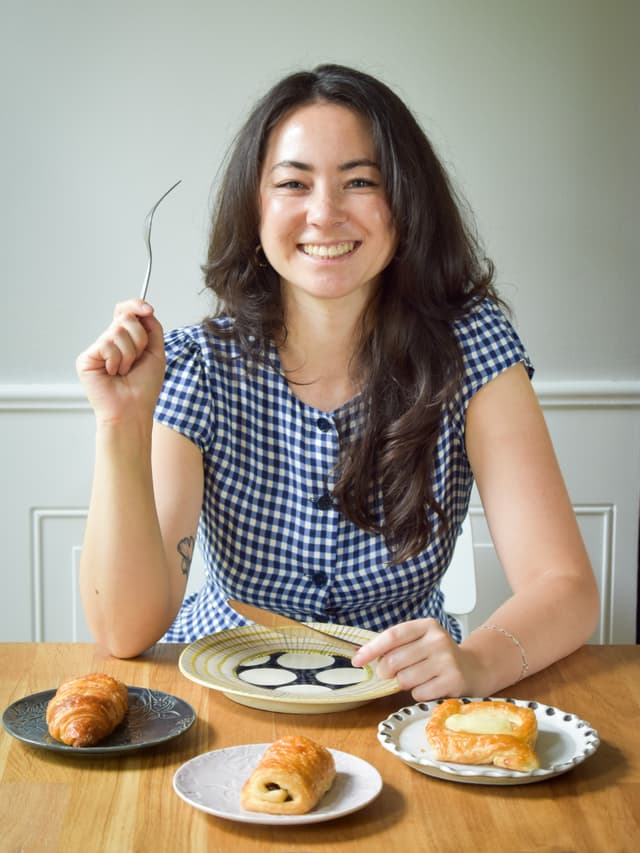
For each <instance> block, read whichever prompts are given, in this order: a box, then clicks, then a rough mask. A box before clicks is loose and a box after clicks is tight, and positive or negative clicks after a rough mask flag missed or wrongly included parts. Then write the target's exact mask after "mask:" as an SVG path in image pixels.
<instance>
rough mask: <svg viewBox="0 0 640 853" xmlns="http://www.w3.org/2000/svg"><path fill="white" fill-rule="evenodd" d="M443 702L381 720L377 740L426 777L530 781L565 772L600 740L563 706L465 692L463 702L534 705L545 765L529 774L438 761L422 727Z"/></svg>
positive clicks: (540, 754)
mask: <svg viewBox="0 0 640 853" xmlns="http://www.w3.org/2000/svg"><path fill="white" fill-rule="evenodd" d="M440 701H442V700H439V701H438V702H419V703H418V704H417V705H411V706H409V707H407V708H401V709H400V710H399V711H396V712H395V713H394V714H391V715H390V716H389V717H387V719H386V720H383V721H382V722H381V723H379V725H378V740H379V741H380V743H381V744H382V746H383V747H384V748H385V749H387V750H388V751H389V752H391V753H392V754H393V755H395V756H396V757H397V758H399V759H400V760H401V761H404V762H405V763H406V764H408V765H409V766H410V767H413V768H414V769H415V770H419V771H420V773H426V774H427V776H435V777H437V778H439V779H448V780H450V781H453V782H468V783H472V784H476V785H526V784H528V783H530V782H542V781H544V780H546V779H550V778H552V777H553V776H558V775H560V774H561V773H566V772H567V770H571V769H572V768H573V767H576V766H577V765H578V764H581V763H582V762H583V761H584V760H585V758H588V757H589V756H590V755H593V753H594V752H595V751H596V749H597V748H598V746H599V744H600V740H599V738H598V733H597V731H595V729H594V728H593V727H592V726H590V725H589V723H587V722H586V721H585V720H581V719H580V718H579V717H577V716H576V715H575V714H570V713H567V712H566V711H561V710H560V709H559V708H554V707H552V706H550V705H543V704H542V703H540V702H535V701H531V700H523V699H499V698H498V697H490V698H486V699H470V698H469V697H465V698H463V699H462V700H461V701H463V702H482V701H485V702H492V701H500V702H511V703H513V704H514V705H518V706H519V707H521V708H531V709H532V710H533V711H534V712H535V715H536V719H537V721H538V740H537V743H536V753H537V755H538V758H539V759H540V764H541V767H540V769H539V770H532V771H531V772H530V773H520V772H518V771H517V770H503V769H502V768H500V767H494V766H493V765H484V764H483V765H467V764H454V763H451V762H441V761H435V760H434V759H433V758H432V756H431V751H430V749H429V745H428V744H427V740H426V736H425V731H424V729H425V725H426V723H427V720H428V719H429V717H430V716H431V712H432V710H433V708H434V707H435V706H436V705H437V704H439V702H440Z"/></svg>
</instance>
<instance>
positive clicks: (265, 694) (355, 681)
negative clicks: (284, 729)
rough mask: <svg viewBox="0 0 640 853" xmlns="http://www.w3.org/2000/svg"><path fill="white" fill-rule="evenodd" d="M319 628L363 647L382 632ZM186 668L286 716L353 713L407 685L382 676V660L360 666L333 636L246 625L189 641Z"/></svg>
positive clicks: (199, 679) (235, 696) (232, 695)
mask: <svg viewBox="0 0 640 853" xmlns="http://www.w3.org/2000/svg"><path fill="white" fill-rule="evenodd" d="M310 624H311V627H313V626H314V625H315V624H316V623H314V622H311V623H310ZM318 625H319V627H321V628H329V627H330V630H331V632H332V633H335V634H336V635H337V636H338V637H340V638H343V639H345V640H352V641H354V642H358V643H361V644H362V643H365V642H367V640H369V639H371V638H372V637H374V636H375V634H374V633H373V632H372V631H366V630H364V629H363V628H355V627H351V626H347V625H331V626H327V625H325V624H324V623H322V624H320V623H318ZM178 665H179V668H180V672H181V673H182V674H183V675H184V676H186V677H187V678H189V679H191V681H195V682H196V683H198V684H203V685H204V686H205V687H211V688H213V689H214V690H221V691H222V693H224V695H225V696H227V698H229V699H232V700H233V701H234V702H239V703H240V704H241V705H248V706H249V707H250V708H258V709H260V710H264V711H281V712H283V713H286V714H325V713H329V712H335V711H345V710H347V709H349V708H357V707H358V706H359V705H363V704H364V703H365V702H370V701H371V700H372V699H377V698H379V697H380V696H388V695H389V694H391V693H397V692H399V690H400V687H399V685H398V682H397V681H396V680H395V679H381V678H378V676H377V675H376V662H375V661H373V662H372V663H370V664H367V665H366V666H363V667H353V666H352V665H351V661H350V659H349V657H348V655H346V654H345V652H344V650H343V649H342V648H340V647H339V646H336V645H335V644H334V645H332V643H331V638H330V637H327V638H326V639H325V638H322V637H319V638H317V639H316V638H315V637H309V636H308V632H306V631H305V630H304V628H299V629H298V628H295V627H289V626H286V627H281V628H264V627H263V626H261V625H243V626H241V627H240V628H230V629H229V630H228V631H220V632H218V633H216V634H210V635H209V636H208V637H202V638H201V639H199V640H196V641H195V642H194V643H191V645H189V646H187V648H186V649H185V650H184V651H183V652H182V654H181V655H180V660H179V663H178Z"/></svg>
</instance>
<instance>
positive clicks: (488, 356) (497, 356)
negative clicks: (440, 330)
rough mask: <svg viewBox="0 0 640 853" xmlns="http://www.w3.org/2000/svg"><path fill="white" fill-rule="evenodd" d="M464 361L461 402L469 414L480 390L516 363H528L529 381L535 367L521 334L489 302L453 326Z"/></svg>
mask: <svg viewBox="0 0 640 853" xmlns="http://www.w3.org/2000/svg"><path fill="white" fill-rule="evenodd" d="M453 332H454V334H455V336H456V338H457V340H458V344H459V346H460V349H461V351H462V357H463V362H464V380H463V387H462V389H461V395H460V397H459V400H458V402H459V403H461V404H462V409H463V410H464V411H466V409H467V406H468V405H469V403H470V402H471V399H472V397H473V396H474V394H476V393H477V392H478V391H479V390H480V388H482V387H483V386H484V385H486V384H487V383H488V382H490V381H491V380H492V379H495V378H496V376H499V375H500V374H501V373H503V372H504V371H505V370H507V369H508V368H509V367H513V365H514V364H519V363H522V364H524V366H525V368H526V370H527V373H528V374H529V378H531V377H532V376H533V372H534V368H533V365H532V363H531V360H530V358H529V355H528V353H527V351H526V349H525V347H524V345H523V343H522V341H521V340H520V338H519V336H518V333H517V332H516V330H515V329H514V327H513V326H512V325H511V323H510V322H509V320H508V319H507V317H506V316H505V314H504V313H503V312H502V311H501V310H500V308H499V307H498V306H497V305H496V304H495V303H494V302H492V301H491V300H489V299H485V300H483V302H481V303H480V304H479V305H477V306H475V307H474V308H473V309H472V310H471V311H470V312H469V313H468V314H467V315H465V317H463V318H462V319H461V320H457V321H456V322H455V323H454V324H453Z"/></svg>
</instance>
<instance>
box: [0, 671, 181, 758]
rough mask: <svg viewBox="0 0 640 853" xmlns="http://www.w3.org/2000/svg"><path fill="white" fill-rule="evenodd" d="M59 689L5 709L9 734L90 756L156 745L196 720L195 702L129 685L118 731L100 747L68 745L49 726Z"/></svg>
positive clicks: (37, 695) (37, 743) (3, 717)
mask: <svg viewBox="0 0 640 853" xmlns="http://www.w3.org/2000/svg"><path fill="white" fill-rule="evenodd" d="M55 692H56V691H55V690H43V691H42V692H41V693H33V694H31V696H25V697H24V698H23V699H18V700H17V701H16V702H13V703H12V704H11V705H9V707H8V708H5V711H4V713H3V715H2V724H3V726H4V727H5V729H6V730H7V731H8V732H9V734H10V735H12V736H13V737H15V738H17V739H18V740H21V741H24V742H25V743H28V744H30V745H31V746H36V747H41V748H42V749H51V750H54V751H56V752H64V753H66V754H67V755H73V756H76V757H85V758H86V757H88V756H92V755H114V754H119V753H122V752H130V751H133V750H136V749H143V748H145V747H149V746H156V745H157V744H160V743H164V742H166V741H169V740H172V739H173V738H175V737H178V735H181V734H183V733H184V732H186V731H187V729H189V728H190V727H191V726H192V725H193V723H194V722H195V720H196V715H195V711H194V710H193V708H192V707H191V705H189V703H188V702H185V701H184V700H183V699H180V698H178V697H177V696H172V695H171V694H170V693H162V692H161V691H160V690H151V689H150V688H148V687H128V692H129V707H128V710H127V714H126V716H125V718H124V720H123V721H122V723H121V724H120V725H119V726H118V727H117V728H116V729H115V731H113V732H112V733H111V734H110V735H109V736H108V737H106V738H105V739H104V740H102V741H100V743H98V744H96V746H85V747H75V746H67V745H66V744H64V743H60V741H58V740H55V738H52V737H51V735H50V734H49V731H48V728H47V720H46V712H47V705H48V703H49V701H50V699H52V698H53V696H54V695H55Z"/></svg>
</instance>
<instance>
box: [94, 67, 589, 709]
mask: <svg viewBox="0 0 640 853" xmlns="http://www.w3.org/2000/svg"><path fill="white" fill-rule="evenodd" d="M460 211H461V207H460V205H459V203H458V200H457V199H456V196H455V194H454V192H453V190H452V188H451V185H450V182H449V180H448V177H447V175H446V173H445V170H444V169H443V167H442V165H441V163H440V161H439V160H438V158H437V156H436V155H435V153H434V151H433V148H432V146H431V144H430V143H429V141H428V139H427V137H426V136H425V134H424V132H423V131H422V129H421V128H420V126H419V124H418V122H417V121H416V119H415V118H414V116H413V115H412V113H411V111H410V110H409V109H408V108H407V106H406V105H405V104H404V103H403V102H402V101H401V100H400V99H399V98H398V96H397V95H396V94H395V93H394V92H392V90H391V89H390V88H389V87H388V86H386V85H385V84H384V83H382V82H381V81H379V80H377V79H376V78H374V77H372V76H370V75H368V74H366V73H363V72H361V71H357V70H354V69H351V68H346V67H344V66H337V65H323V66H320V67H318V68H316V69H314V70H313V71H309V72H307V71H304V72H298V73H295V74H292V75H289V76H287V77H286V78H284V79H283V80H281V81H280V82H279V83H277V84H276V85H275V86H274V87H272V89H271V90H270V91H269V92H267V94H266V95H265V96H264V97H263V98H262V99H261V100H260V101H259V102H258V104H257V105H256V106H255V108H254V109H253V110H252V112H251V113H250V115H249V117H248V119H247V121H246V123H245V125H244V127H243V128H241V130H240V132H239V134H238V136H237V138H236V140H235V143H234V145H233V147H232V150H231V152H230V156H229V159H228V163H227V168H226V171H225V174H224V178H223V180H222V183H221V186H220V189H219V193H218V197H217V201H216V205H215V209H214V212H213V219H212V226H211V239H210V243H209V250H208V255H207V259H206V263H205V265H204V277H205V284H206V286H207V287H208V288H209V289H210V290H211V291H212V292H213V293H214V294H215V295H216V296H217V298H218V306H219V307H218V309H217V312H216V314H215V315H214V316H212V317H209V318H207V319H206V320H205V321H204V322H202V323H200V324H197V325H193V326H190V327H186V328H182V329H176V330H173V331H171V332H169V333H168V334H166V335H163V330H162V328H161V326H160V323H159V322H158V320H157V319H156V318H155V316H154V312H153V308H152V307H151V306H150V305H148V304H147V303H144V302H141V301H140V300H135V299H134V300H130V301H128V302H125V303H123V304H121V305H119V306H118V307H117V308H116V312H115V317H114V321H113V323H112V324H111V326H110V327H109V328H108V329H107V330H106V331H105V333H104V334H103V335H101V336H100V338H99V339H98V340H97V341H96V342H95V344H93V345H92V346H91V347H89V349H88V350H87V351H86V352H85V353H83V354H82V355H81V356H79V358H78V362H77V366H78V373H79V375H80V378H81V379H82V382H83V383H84V386H85V388H86V390H87V393H88V395H89V398H90V400H91V402H92V405H93V407H94V410H95V413H96V419H97V424H98V436H97V450H96V471H95V477H94V491H93V495H92V500H91V507H90V512H89V518H88V523H87V528H86V536H85V543H84V548H83V554H82V567H81V588H82V595H83V601H84V606H85V609H86V612H87V617H88V620H89V623H90V625H91V626H92V629H93V631H94V632H95V634H96V637H97V638H98V639H99V640H100V642H101V643H103V644H104V645H106V646H107V647H108V648H109V649H110V650H111V651H112V653H113V654H116V655H119V656H130V655H136V654H138V653H140V652H141V651H142V650H144V649H145V648H146V647H147V646H149V645H150V644H152V643H154V642H156V641H157V640H159V639H161V638H163V637H164V639H167V640H171V641H175V642H191V641H194V640H196V639H198V638H199V637H202V636H203V635H206V634H209V633H211V632H215V631H219V630H222V629H226V628H230V627H233V626H236V625H239V624H240V623H241V621H242V620H241V617H240V616H238V615H237V614H236V613H235V612H234V611H232V610H231V609H230V608H229V606H228V605H227V599H235V600H237V601H244V602H246V603H250V604H253V605H256V606H258V607H262V608H266V609H269V610H272V611H276V612H280V613H283V614H285V615H288V616H290V617H292V618H294V619H298V620H302V621H314V622H332V623H334V624H344V625H355V626H358V627H360V628H361V629H368V630H370V631H373V632H380V633H378V634H377V635H374V636H373V637H372V638H371V639H370V640H369V641H368V642H367V643H366V644H365V645H364V646H363V647H362V648H361V649H360V650H359V651H358V652H357V653H356V654H355V655H354V657H353V658H352V663H353V665H354V666H356V667H366V666H367V665H369V664H370V663H371V662H372V661H373V660H374V659H376V658H377V659H378V662H377V664H376V672H377V673H378V674H379V676H380V677H381V678H382V679H392V678H397V683H399V684H400V686H401V687H402V688H404V689H411V690H412V691H413V695H414V697H415V698H416V699H419V700H429V699H432V698H434V697H440V696H446V695H450V696H451V695H453V696H456V695H471V696H486V695H491V694H492V693H493V692H495V691H496V690H498V689H501V688H503V687H504V686H506V685H508V684H511V683H513V682H514V681H515V680H518V679H519V678H522V677H524V675H526V674H527V673H533V672H535V671H536V670H538V669H540V668H542V667H544V666H546V665H548V664H549V663H551V662H552V661H554V660H556V659H557V658H558V657H561V656H563V655H566V654H568V653H569V652H570V651H572V650H573V649H575V648H576V647H577V646H578V645H580V644H581V643H583V642H584V641H585V640H586V639H587V638H588V637H589V636H590V634H591V632H592V630H593V625H594V623H595V621H596V618H597V592H596V586H595V582H594V578H593V574H592V571H591V567H590V565H589V562H588V559H587V556H586V552H585V549H584V546H583V543H582V541H581V538H580V535H579V532H578V528H577V524H576V520H575V517H574V514H573V511H572V508H571V504H570V502H569V499H568V496H567V493H566V489H565V486H564V483H563V480H562V477H561V475H560V471H559V469H558V465H557V463H556V460H555V456H554V453H553V448H552V447H551V443H550V440H549V436H548V434H547V431H546V428H545V424H544V419H543V417H542V414H541V412H540V409H539V406H538V404H537V401H536V397H535V394H534V393H533V390H532V388H531V384H530V381H529V380H530V377H531V375H532V372H533V368H532V366H531V364H530V361H529V358H528V356H527V353H526V350H525V348H524V346H523V344H522V342H521V341H520V339H519V338H518V335H517V334H516V332H515V330H514V328H513V327H512V325H511V323H510V322H509V320H508V319H507V316H506V314H505V312H504V306H503V305H502V303H501V300H500V299H499V297H498V295H497V292H496V290H495V287H494V284H493V265H492V264H491V262H490V261H489V260H488V259H486V258H485V257H484V255H483V252H482V250H481V248H480V246H479V243H478V242H477V240H476V239H475V236H474V231H473V227H472V224H471V223H470V222H466V221H465V220H464V218H463V216H462V214H461V212H460ZM152 423H153V425H152ZM474 481H475V482H476V484H477V487H478V491H479V493H480V496H481V499H482V501H483V505H484V509H485V513H486V517H487V520H488V522H489V526H490V529H491V532H492V535H493V539H494V542H495V545H496V549H497V551H498V554H499V557H500V560H501V563H502V565H503V566H504V568H505V571H506V574H507V578H508V580H509V583H510V585H511V588H512V591H513V594H512V596H511V597H510V598H509V599H508V600H507V601H506V602H505V603H504V604H503V605H502V606H501V607H500V608H499V609H498V610H497V611H496V612H495V613H494V614H493V615H492V617H491V619H490V624H488V625H486V626H484V627H486V628H487V630H482V631H476V632H473V633H472V634H471V635H470V636H469V637H467V638H466V639H465V640H464V642H462V643H460V642H459V641H460V630H459V626H458V625H457V623H456V621H455V619H454V618H453V617H451V616H450V615H449V614H448V613H447V612H446V611H445V609H444V606H443V594H442V591H441V589H440V580H441V578H442V575H443V574H444V572H445V571H446V569H447V567H448V565H449V562H450V560H451V556H452V554H453V550H454V547H455V543H456V538H457V536H458V534H459V531H460V529H461V526H462V523H463V520H464V518H465V516H466V514H467V510H468V506H469V497H470V493H471V489H472V485H473V483H474ZM123 495H125V496H126V500H124V501H123V500H122V496H123ZM197 528H198V534H199V537H200V546H201V551H202V554H203V557H204V561H205V564H206V580H205V582H204V584H203V586H202V588H201V589H200V590H199V591H197V592H195V593H194V594H193V595H189V596H187V597H186V599H185V598H184V595H185V584H186V572H185V561H187V562H188V561H189V560H190V555H191V551H190V549H187V550H185V546H184V543H185V542H189V541H190V537H193V536H195V532H196V529H197ZM183 599H184V600H183ZM525 664H526V665H525Z"/></svg>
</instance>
